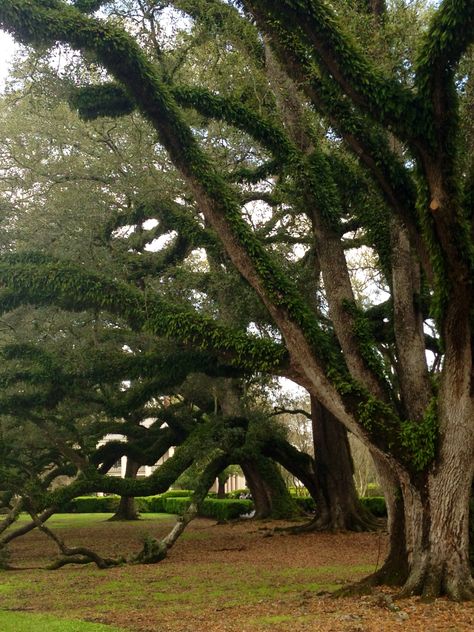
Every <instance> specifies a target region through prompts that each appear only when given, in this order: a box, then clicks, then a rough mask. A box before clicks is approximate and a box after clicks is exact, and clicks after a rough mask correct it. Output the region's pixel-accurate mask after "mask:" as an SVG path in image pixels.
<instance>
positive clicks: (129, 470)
mask: <svg viewBox="0 0 474 632" xmlns="http://www.w3.org/2000/svg"><path fill="white" fill-rule="evenodd" d="M139 469H140V465H139V463H136V462H135V461H133V460H132V459H131V458H130V457H127V467H126V468H125V478H132V479H134V478H136V477H137V473H138V470H139ZM138 519H139V513H138V509H137V503H136V502H135V498H134V497H133V496H121V497H120V502H119V506H118V507H117V511H116V512H115V514H114V515H113V516H112V518H110V520H138Z"/></svg>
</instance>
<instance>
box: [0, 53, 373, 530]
mask: <svg viewBox="0 0 474 632" xmlns="http://www.w3.org/2000/svg"><path fill="white" fill-rule="evenodd" d="M20 71H21V72H20ZM53 79H54V77H51V70H50V69H49V68H48V66H47V65H46V66H45V65H44V63H43V64H41V63H40V62H39V60H38V59H37V58H34V59H33V60H32V61H31V62H30V63H28V61H27V62H25V63H24V64H23V68H20V69H19V70H17V71H16V84H15V86H16V87H15V89H14V90H13V91H12V92H11V93H10V94H8V95H7V96H6V97H5V98H4V100H3V105H4V109H3V122H4V127H3V129H4V134H3V139H2V158H3V171H4V177H3V180H2V183H1V185H2V188H3V196H2V197H3V199H4V200H5V206H6V208H7V209H8V208H9V200H11V199H12V198H14V199H15V200H17V202H16V204H15V208H14V209H12V210H11V219H10V222H11V225H12V228H11V229H10V230H7V231H5V234H4V242H5V245H4V248H12V247H14V248H15V250H23V249H26V250H27V249H28V247H30V248H31V244H33V245H34V247H35V249H37V250H38V249H41V251H43V252H47V253H52V254H58V255H59V256H62V257H67V258H68V259H72V260H75V261H81V260H85V261H87V265H88V267H89V268H91V267H92V266H94V268H95V269H97V270H102V269H104V268H105V267H107V268H108V269H109V271H110V269H111V268H112V267H113V269H114V274H116V275H119V276H121V277H124V278H126V279H127V280H129V281H133V282H135V283H136V284H137V285H138V287H143V286H144V285H147V287H148V288H149V287H150V286H153V287H157V283H159V287H160V293H161V294H163V292H164V290H163V286H164V284H165V285H166V286H167V288H168V293H169V294H170V298H172V299H173V300H175V301H176V300H177V301H178V302H182V301H183V299H185V297H186V296H190V297H191V299H192V300H195V297H196V293H198V294H199V297H200V298H199V302H200V308H201V311H202V310H203V309H206V310H207V311H208V312H209V313H211V314H214V315H215V314H218V315H219V318H220V320H221V321H222V322H226V323H227V324H235V325H236V326H246V325H247V323H248V322H250V321H252V322H253V323H254V326H255V323H256V321H257V322H258V326H259V327H260V328H261V327H267V328H268V327H270V322H269V320H268V316H267V315H266V314H265V313H264V312H262V310H261V309H259V307H258V303H256V301H255V298H254V297H252V295H251V294H249V292H248V290H246V289H245V287H242V283H241V282H240V281H239V279H238V277H237V276H236V275H235V274H234V273H232V270H231V269H230V270H229V269H228V262H227V260H226V258H225V255H224V253H223V252H221V251H220V250H219V249H218V248H217V247H216V241H215V239H212V238H211V236H210V235H209V236H208V237H207V239H206V238H205V239H203V238H202V236H201V238H200V235H199V233H200V232H201V233H203V232H204V231H202V229H201V230H199V225H198V224H196V225H195V226H194V227H193V226H192V222H190V221H189V220H188V226H186V225H184V226H183V225H182V223H178V222H177V221H175V222H173V221H172V220H170V218H169V217H166V216H165V217H163V214H164V213H165V212H167V213H168V215H169V214H170V211H169V206H173V205H172V204H170V205H168V208H167V207H164V210H163V209H160V208H158V207H156V205H153V204H151V203H148V204H146V200H147V198H151V197H152V195H153V191H154V190H155V189H156V188H157V187H159V188H160V192H161V195H162V196H164V195H165V191H166V192H167V197H171V196H172V194H173V187H174V188H176V184H175V183H174V180H173V174H169V173H168V174H166V177H163V176H161V175H160V173H157V172H156V171H154V170H153V169H152V168H151V165H152V162H153V154H154V150H153V147H152V141H151V139H150V134H149V131H148V130H147V128H146V125H144V124H143V122H142V121H140V120H137V117H134V118H133V119H132V120H129V121H128V124H127V121H126V120H124V119H122V120H121V121H120V125H119V124H117V123H116V122H115V121H110V120H109V119H106V120H104V119H102V120H99V121H97V122H96V123H95V124H94V125H89V126H85V125H84V124H81V122H80V121H79V120H78V119H77V117H76V116H75V115H74V114H73V113H71V112H70V111H68V110H67V108H66V107H65V106H64V103H62V102H61V100H59V102H58V98H60V97H61V96H64V90H67V85H68V84H67V85H66V86H64V83H60V84H59V86H58V85H55V84H54V83H53ZM22 81H23V82H25V81H26V84H25V86H24V87H22V88H21V89H19V88H18V87H17V86H18V84H19V83H20V82H22ZM45 121H46V122H45ZM52 143H54V146H55V147H56V146H57V147H59V148H60V150H59V152H58V154H55V153H53V154H51V144H52ZM242 146H243V143H240V146H239V148H240V150H241V151H242ZM228 153H230V151H229V150H228ZM232 159H234V160H235V157H234V158H233V156H232V155H230V156H229V158H228V160H227V161H228V162H229V163H232ZM144 167H146V171H145V175H143V173H144ZM111 174H118V175H115V176H114V175H111ZM32 188H34V194H32V195H31V194H30V190H31V189H32ZM135 190H138V193H135ZM137 197H138V201H136V199H135V198H137ZM92 207H93V209H92ZM174 207H175V212H178V213H179V215H178V218H179V217H180V216H182V215H183V211H182V209H180V208H179V207H178V208H177V205H176V204H175V205H174ZM84 208H90V209H91V213H90V214H87V216H84V213H83V209H84ZM188 212H192V209H189V211H188ZM150 220H152V221H154V222H156V223H157V225H156V226H155V227H153V228H151V229H146V228H145V226H146V225H147V222H149V221H150ZM271 223H272V222H270V224H271ZM42 224H44V225H45V229H41V225H42ZM170 228H173V229H174V230H173V233H174V234H175V237H174V238H173V239H171V241H170V244H169V246H168V247H164V248H162V249H161V250H159V251H158V252H151V251H150V250H149V248H151V247H153V243H154V242H155V241H156V240H157V239H158V238H159V237H160V236H163V235H166V233H167V231H168V230H169V229H170ZM192 228H194V230H193V231H192V232H191V234H190V229H192ZM270 239H271V240H272V241H274V242H275V244H276V245H277V246H278V248H279V249H281V248H285V247H287V248H288V246H287V245H286V243H285V241H286V237H285V234H284V233H280V234H278V235H274V236H273V237H271V238H270ZM290 243H291V242H290ZM196 244H199V245H201V248H202V247H204V251H205V252H206V260H207V262H208V263H207V265H204V262H201V263H199V262H198V261H196V262H195V263H194V266H193V267H191V266H190V265H186V264H184V260H185V257H187V256H188V254H189V252H190V251H191V250H192V248H193V247H194V246H195V245H196ZM193 268H195V269H199V268H200V271H199V272H194V270H193ZM237 288H239V293H238V294H237ZM317 290H318V288H315V295H316V292H317ZM237 297H239V298H237ZM237 303H239V306H238V307H237ZM33 313H34V312H33ZM44 317H45V316H44V315H43V318H44ZM36 320H38V319H37V317H36ZM112 326H113V327H114V328H117V327H118V322H115V323H114V324H112V322H110V323H109V327H112ZM23 335H24V336H25V335H26V334H25V333H24V334H23ZM78 335H79V337H80V339H81V343H80V344H81V346H85V345H87V336H88V335H89V336H92V335H93V337H95V338H96V337H97V332H94V333H93V334H92V333H91V334H88V333H87V331H86V328H83V329H82V330H81V331H80V332H79V333H78ZM118 337H119V334H118V332H117V331H115V338H116V339H118ZM116 342H117V341H116ZM122 342H123V344H132V343H131V342H130V340H127V336H126V334H124V337H123V339H122ZM71 343H72V344H74V347H75V348H76V349H77V347H78V339H77V335H76V339H75V340H74V341H73V342H72V341H71V342H70V343H69V344H71ZM67 344H68V342H67V341H66V340H65V339H62V345H63V346H67ZM83 353H84V351H83ZM203 387H204V390H208V389H209V388H210V387H209V384H207V385H203ZM228 389H230V390H231V391H232V390H235V389H237V390H236V394H235V395H234V396H233V397H226V395H225V394H224V395H223V397H222V399H223V400H224V401H226V400H227V401H228V402H231V401H233V402H234V408H236V409H235V410H233V411H232V410H230V407H229V406H227V411H226V413H227V414H228V415H232V414H234V415H235V414H240V413H241V407H240V406H239V399H240V397H239V395H238V390H239V386H238V384H237V383H235V384H234V385H233V386H232V385H231V384H229V385H228ZM318 411H320V413H321V414H318V415H317V419H316V416H313V417H314V419H313V421H314V427H315V432H317V433H318V441H317V448H316V452H317V461H318V463H319V465H317V466H313V464H312V463H311V462H310V461H308V460H306V461H304V460H303V464H302V463H301V462H300V464H299V466H297V469H298V468H299V469H301V467H303V471H304V472H305V473H304V477H305V479H306V483H307V485H308V487H309V489H310V490H311V491H312V493H313V495H315V500H317V512H318V516H317V518H316V519H315V520H313V521H312V523H311V525H309V526H310V527H311V528H318V529H331V530H337V529H356V530H360V529H364V528H367V527H370V526H371V522H370V520H369V521H368V520H367V516H366V515H365V513H366V512H364V511H363V509H362V508H361V507H360V506H359V503H358V500H357V496H356V493H355V487H354V483H353V478H352V474H353V472H352V462H351V457H350V454H349V452H348V448H347V440H346V439H345V431H344V429H343V427H342V426H341V425H340V424H336V426H335V429H334V432H333V433H332V440H331V441H327V440H325V437H326V435H327V434H328V433H331V427H329V428H327V423H328V422H327V419H328V415H327V413H324V411H323V410H322V408H321V406H319V408H318ZM132 412H133V415H134V417H135V418H137V420H138V417H137V414H136V411H132ZM124 414H128V413H124ZM330 425H331V422H330ZM280 451H281V447H280ZM298 460H300V461H301V459H299V457H298V458H296V461H298ZM292 465H293V464H292V462H291V461H290V462H288V459H286V466H287V467H289V468H290V469H291V468H292ZM295 466H296V463H295ZM138 467H139V463H138V462H134V461H133V460H132V459H131V458H129V459H128V460H127V470H128V472H127V476H129V477H132V478H133V477H134V476H135V475H136V471H137V469H138ZM243 467H244V468H245V473H246V476H247V479H248V482H249V484H250V486H251V489H252V493H253V497H254V500H255V503H256V516H257V517H268V516H271V515H273V516H275V517H283V516H285V515H292V513H294V511H295V508H294V507H293V508H292V507H291V502H290V499H289V497H288V494H287V492H286V491H285V490H284V486H283V485H282V483H281V479H280V477H279V474H278V471H277V470H276V469H275V466H274V465H273V464H272V463H271V462H270V461H268V460H265V458H264V457H263V456H262V455H259V456H258V458H257V460H256V461H253V462H251V460H250V461H249V460H248V459H246V461H245V463H244V464H243ZM293 467H294V466H293ZM308 467H309V469H310V472H312V473H310V472H309V471H307V469H306V471H305V468H308ZM332 470H333V471H332ZM262 473H265V476H264V477H263V478H262V476H261V474H262ZM311 477H313V478H314V479H315V480H310V479H311ZM316 477H317V480H316ZM265 478H266V479H267V483H265ZM336 482H337V485H336ZM278 490H279V491H278ZM136 515H137V511H136V507H135V505H134V502H133V497H123V498H122V499H121V502H120V506H119V509H118V511H117V516H116V517H117V518H128V519H130V518H132V517H133V516H136Z"/></svg>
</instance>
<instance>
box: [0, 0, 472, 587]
mask: <svg viewBox="0 0 474 632" xmlns="http://www.w3.org/2000/svg"><path fill="white" fill-rule="evenodd" d="M170 10H171V11H179V15H181V16H186V20H185V19H184V17H183V26H182V28H181V29H178V31H179V32H177V33H175V34H174V40H172V41H170V40H169V39H168V40H167V38H166V37H165V36H164V35H163V32H164V30H166V15H167V13H166V12H167V11H168V12H169V11H170ZM168 15H169V14H168ZM410 20H411V28H407V36H406V37H400V35H399V32H400V31H399V29H400V25H403V27H404V28H406V27H407V25H409V24H410ZM0 24H1V26H2V27H3V28H4V29H6V30H8V31H10V32H11V33H12V34H13V35H14V37H15V38H16V39H17V40H18V41H21V42H23V43H25V44H27V45H29V46H33V47H36V48H38V49H40V48H43V49H44V47H54V46H57V45H60V46H65V47H68V49H72V50H75V51H79V52H80V53H81V57H79V58H77V59H76V58H74V60H73V62H72V67H73V68H75V69H76V70H77V74H74V72H70V73H66V74H68V77H67V80H65V79H64V77H63V78H62V84H61V85H62V87H63V90H64V96H65V97H66V96H67V99H68V101H69V103H70V106H71V108H72V109H74V110H75V111H77V112H78V114H79V116H80V117H81V118H82V119H83V120H84V121H91V125H95V124H98V123H99V121H97V119H99V118H103V117H106V119H105V120H107V121H115V120H117V121H116V124H117V125H124V126H125V127H127V128H128V129H133V125H135V121H138V123H137V126H138V128H140V129H142V125H144V127H143V129H144V130H146V132H144V133H143V134H144V135H143V137H145V136H146V139H145V142H144V144H145V145H146V146H147V152H149V153H148V154H147V155H149V156H150V160H149V161H148V164H147V168H148V169H150V171H152V172H156V174H157V175H156V178H157V179H156V181H155V182H160V183H162V182H163V178H162V177H161V175H163V173H164V172H165V171H166V172H168V173H169V174H171V175H170V176H169V178H167V182H168V184H167V185H165V186H163V188H162V189H161V188H160V186H158V187H157V188H154V187H153V186H150V187H148V184H149V183H150V181H153V179H154V178H153V176H152V177H151V178H150V181H149V182H148V183H147V184H146V185H144V186H143V189H142V190H141V184H142V182H143V180H141V181H140V182H138V181H135V183H132V182H131V181H130V180H128V179H127V174H126V173H125V175H124V174H123V173H116V172H114V171H113V170H111V171H110V172H109V173H108V174H105V177H106V179H107V178H110V175H113V180H114V182H113V186H112V189H114V188H115V186H116V181H120V182H125V185H123V184H121V185H119V186H120V187H123V188H121V191H120V194H122V195H124V196H125V197H123V198H122V205H123V206H127V211H126V212H124V213H122V212H117V213H116V214H115V217H112V218H109V224H108V225H109V230H108V238H109V239H111V240H112V241H113V240H115V241H117V236H119V235H120V230H118V229H119V228H120V227H127V226H128V227H130V226H131V227H133V230H132V231H131V234H130V235H129V236H128V238H126V239H125V240H123V243H124V244H125V248H124V247H118V249H117V250H118V255H119V256H118V258H117V259H114V261H115V263H114V264H113V265H111V266H110V267H109V268H107V267H106V266H103V267H102V269H100V270H99V271H97V269H95V270H89V269H88V267H90V266H88V264H87V262H85V261H84V262H80V263H79V264H78V263H76V262H71V261H70V260H67V259H68V258H67V256H63V254H62V253H60V254H61V256H60V257H58V256H57V253H55V254H54V255H53V254H52V253H51V251H50V250H49V251H48V248H44V249H43V251H42V252H39V253H38V252H35V253H32V252H28V251H25V250H24V249H21V250H20V249H16V248H15V247H11V248H10V249H11V250H13V252H10V253H8V254H5V255H4V256H3V257H2V260H1V262H0V278H1V282H2V284H3V290H2V295H1V297H0V303H1V307H2V309H3V311H5V312H6V311H9V310H12V309H16V308H19V306H21V305H24V304H34V305H37V306H50V305H54V306H57V307H60V308H62V309H65V310H74V311H77V312H82V311H86V310H92V311H99V312H101V313H107V314H110V315H111V316H113V317H114V318H119V319H120V320H121V321H122V322H124V323H126V325H127V326H128V327H129V328H130V329H131V330H132V331H134V332H135V333H137V334H143V335H147V336H151V337H152V338H160V339H161V338H169V339H173V340H175V341H177V342H178V343H179V344H180V345H184V346H185V347H186V348H189V347H194V348H196V347H197V348H198V349H199V350H200V351H201V352H202V351H206V353H210V354H211V355H212V356H213V358H218V361H219V362H223V363H225V364H226V365H227V366H232V367H234V369H236V370H237V369H238V370H240V371H244V372H262V373H270V374H279V375H286V376H287V377H289V378H291V379H293V380H294V381H295V382H297V383H298V384H300V385H301V386H304V387H305V388H306V389H307V390H308V391H309V392H310V394H311V396H312V397H313V398H314V400H315V402H318V403H319V404H320V405H321V406H323V408H324V409H325V410H326V411H327V412H328V413H329V414H330V415H332V418H333V419H334V423H336V421H337V422H338V423H342V424H343V425H344V426H345V427H346V428H347V429H348V430H350V431H351V432H353V433H354V434H355V435H357V436H358V437H359V438H360V439H361V440H362V441H363V442H364V443H365V444H366V445H367V446H368V447H369V448H370V450H371V452H372V454H373V456H374V458H375V459H376V463H377V467H378V470H379V475H380V476H381V477H382V478H383V480H384V483H385V488H386V489H385V491H386V496H387V499H388V504H389V523H390V525H391V533H392V551H391V554H390V556H389V559H388V560H387V564H386V566H385V568H384V572H382V573H379V575H378V579H381V580H382V581H387V580H388V579H389V578H390V577H392V576H393V575H396V576H397V578H398V581H400V582H401V583H402V584H403V585H404V587H403V591H404V593H405V594H412V593H422V594H424V595H426V596H436V595H438V594H447V595H449V596H450V597H453V598H456V599H464V598H471V597H472V594H473V590H474V588H473V580H472V576H471V571H470V566H469V556H468V513H469V512H468V505H469V497H470V494H471V486H472V478H473V473H474V470H473V468H474V459H472V455H473V453H474V408H473V392H474V389H473V386H472V385H473V378H474V370H473V348H474V345H473V343H472V317H473V312H472V292H473V289H472V278H474V277H473V263H474V257H473V253H474V250H473V234H474V231H473V204H472V199H473V198H472V191H473V190H474V188H473V183H474V179H473V169H472V129H471V128H472V117H470V116H469V112H470V109H471V110H472V46H471V45H472V40H473V37H474V7H473V5H472V3H471V2H468V1H459V0H456V1H455V0H443V1H442V2H441V3H440V4H439V6H438V7H436V8H427V7H424V6H423V5H422V4H421V3H416V5H415V6H411V7H408V6H406V5H405V3H403V2H393V3H392V2H390V3H389V2H387V3H385V2H363V1H362V0H361V1H360V2H357V3H347V2H345V1H343V0H341V1H338V2H332V3H328V2H325V1H323V0H285V1H283V2H279V3H274V2H267V1H265V0H249V1H247V0H242V1H239V2H225V1H223V0H195V1H192V0H189V1H188V0H184V1H180V0H178V1H176V2H165V3H159V4H155V3H153V2H151V3H141V2H140V3H135V2H130V3H122V2H93V1H92V2H83V1H78V2H75V3H73V4H69V3H66V2H63V1H61V0H48V2H43V1H40V0H37V1H33V2H31V1H28V2H26V1H25V0H8V1H7V0H5V1H0ZM416 26H419V27H420V31H421V35H420V36H417V35H416V34H415V30H416V29H415V28H414V27H416ZM209 60H211V61H212V63H213V64H214V68H213V70H212V72H209V71H208V65H209ZM375 60H380V63H379V64H376V62H375ZM79 68H80V69H82V70H81V72H79V71H78V69H79ZM114 124H115V123H114ZM81 125H82V124H81ZM84 129H87V126H86V127H85V128H84ZM143 137H142V139H141V140H143ZM128 138H130V137H127V139H128ZM150 139H153V140H151V141H150ZM131 146H132V145H129V146H128V147H126V145H124V148H123V153H124V155H127V152H128V151H129V150H130V148H131ZM54 151H56V149H55V150H53V155H54ZM62 153H63V155H64V156H65V157H66V158H68V159H69V157H70V156H71V155H72V154H73V149H72V148H71V147H70V146H68V145H67V143H66V145H65V147H64V148H63V150H62ZM45 160H46V162H48V161H47V159H45ZM17 168H18V167H15V168H14V169H13V172H15V169H17ZM98 171H100V169H98ZM93 175H94V174H93V173H92V176H93ZM90 177H91V175H89V179H90ZM101 178H102V180H103V178H104V175H101ZM127 180H128V182H127ZM137 184H138V186H137ZM103 186H104V187H105V189H104V191H105V192H106V190H108V182H106V183H105V184H104V185H103ZM126 188H127V189H128V191H127V192H125V191H124V189H126ZM104 191H102V189H101V194H102V193H104ZM127 193H128V195H127ZM114 196H116V199H115V200H114V201H113V204H117V200H120V195H118V196H117V194H116V193H112V198H114ZM124 202H125V203H124ZM91 206H93V203H91ZM45 216H47V213H46V212H45ZM149 219H154V220H156V221H157V222H158V224H157V226H158V228H157V230H155V229H151V230H150V229H147V228H146V226H145V221H146V220H149ZM170 230H172V231H175V233H176V234H175V235H174V236H173V237H172V240H171V243H170V244H169V245H168V246H167V247H166V248H162V249H161V250H160V251H159V253H156V254H149V252H147V251H146V248H145V245H146V244H147V243H150V242H151V241H153V239H154V238H155V236H157V235H160V234H162V235H165V234H166V231H170ZM361 245H364V246H365V247H366V248H369V249H370V252H372V253H374V256H375V257H376V258H377V261H378V266H379V268H380V270H381V274H382V275H383V284H384V291H385V293H386V297H387V298H386V300H384V301H383V302H379V303H378V304H374V302H373V300H371V296H370V295H368V296H366V297H365V299H364V300H360V299H359V298H358V297H357V296H356V294H355V285H356V282H355V281H354V278H353V277H351V274H350V270H349V265H348V260H349V257H348V255H347V252H346V251H349V250H350V249H351V248H354V247H357V246H361ZM197 248H204V249H205V250H206V258H207V263H208V265H209V267H210V268H212V267H213V268H214V270H217V271H219V270H220V271H221V272H222V277H223V278H226V279H232V278H234V277H233V276H232V275H233V274H234V272H233V271H232V272H231V269H233V270H236V271H237V272H238V273H239V275H240V277H241V278H242V279H243V280H244V282H245V283H244V284H241V283H240V282H237V281H236V282H235V288H239V290H238V291H239V292H240V291H242V292H248V294H247V295H248V296H249V297H252V299H249V306H250V307H251V308H252V309H251V310H249V312H248V313H247V314H246V316H245V318H243V319H240V320H239V319H234V318H233V314H232V303H231V301H229V300H228V299H227V300H225V299H223V292H222V287H220V288H219V287H217V288H214V289H213V290H211V291H210V292H209V295H212V299H213V301H212V302H214V305H212V306H211V304H210V303H209V302H207V300H206V301H204V303H205V305H199V300H196V297H197V296H199V295H198V294H196V290H197V288H193V289H194V291H193V292H189V286H188V292H187V294H186V293H184V295H183V294H181V299H183V298H184V300H181V301H179V300H178V301H176V300H175V299H176V295H174V300H171V294H170V293H169V291H170V292H172V290H171V289H170V288H171V287H172V283H171V282H170V283H164V282H163V277H164V275H162V274H161V272H162V271H163V270H164V268H163V266H164V265H168V264H169V263H172V262H178V261H183V260H184V258H185V257H186V256H187V255H188V254H190V253H192V252H193V251H195V250H196V249H197ZM112 258H113V257H112ZM117 261H120V262H121V265H122V272H119V271H118V268H119V266H118V267H115V266H116V265H117ZM137 261H138V263H137ZM124 269H125V273H124V272H123V270H124ZM204 276H206V275H204ZM168 278H169V277H168ZM201 278H202V277H201ZM214 278H216V277H214ZM188 280H189V279H188ZM197 280H198V279H197V276H194V278H193V279H192V281H191V282H190V283H191V284H192V283H193V282H197ZM241 287H244V288H245V290H244V289H242V290H240V288H241ZM250 288H251V290H250ZM203 289H204V294H206V290H207V288H203V286H201V287H200V290H199V291H201V292H202V291H203ZM168 290H169V291H168ZM236 291H237V290H236ZM255 298H258V300H255ZM251 303H252V304H251ZM257 306H258V307H257ZM262 308H263V309H262ZM229 312H230V313H229ZM428 325H430V326H431V335H427V330H426V327H427V326H428ZM255 328H256V332H257V333H252V331H255ZM428 350H430V351H432V352H434V354H435V356H436V361H435V362H433V363H428V360H427V351H428ZM84 485H86V483H84ZM123 485H126V483H125V482H124V483H123ZM397 560H398V561H399V563H400V565H401V567H402V569H403V570H401V569H400V568H394V566H395V567H396V566H397Z"/></svg>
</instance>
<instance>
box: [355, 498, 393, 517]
mask: <svg viewBox="0 0 474 632" xmlns="http://www.w3.org/2000/svg"><path fill="white" fill-rule="evenodd" d="M360 502H361V503H362V504H363V505H364V507H366V509H368V510H369V511H371V512H372V513H373V514H374V516H377V517H378V518H385V517H386V516H387V506H386V504H385V498H384V497H383V496H366V497H365V498H360Z"/></svg>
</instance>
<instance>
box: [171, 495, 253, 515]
mask: <svg viewBox="0 0 474 632" xmlns="http://www.w3.org/2000/svg"><path fill="white" fill-rule="evenodd" d="M190 503H191V499H190V498H165V499H164V500H163V507H164V512H165V513H172V514H178V515H179V516H182V515H183V514H184V512H185V511H186V509H187V508H188V507H189V505H190ZM252 510H253V502H252V501H251V500H234V499H231V498H226V499H222V500H220V499H217V498H206V499H205V500H204V501H203V502H202V503H201V510H200V512H199V515H200V516H202V517H203V518H212V519H214V520H219V521H220V520H235V519H236V518H238V517H239V516H241V515H243V514H247V513H250V512H251V511H252Z"/></svg>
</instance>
